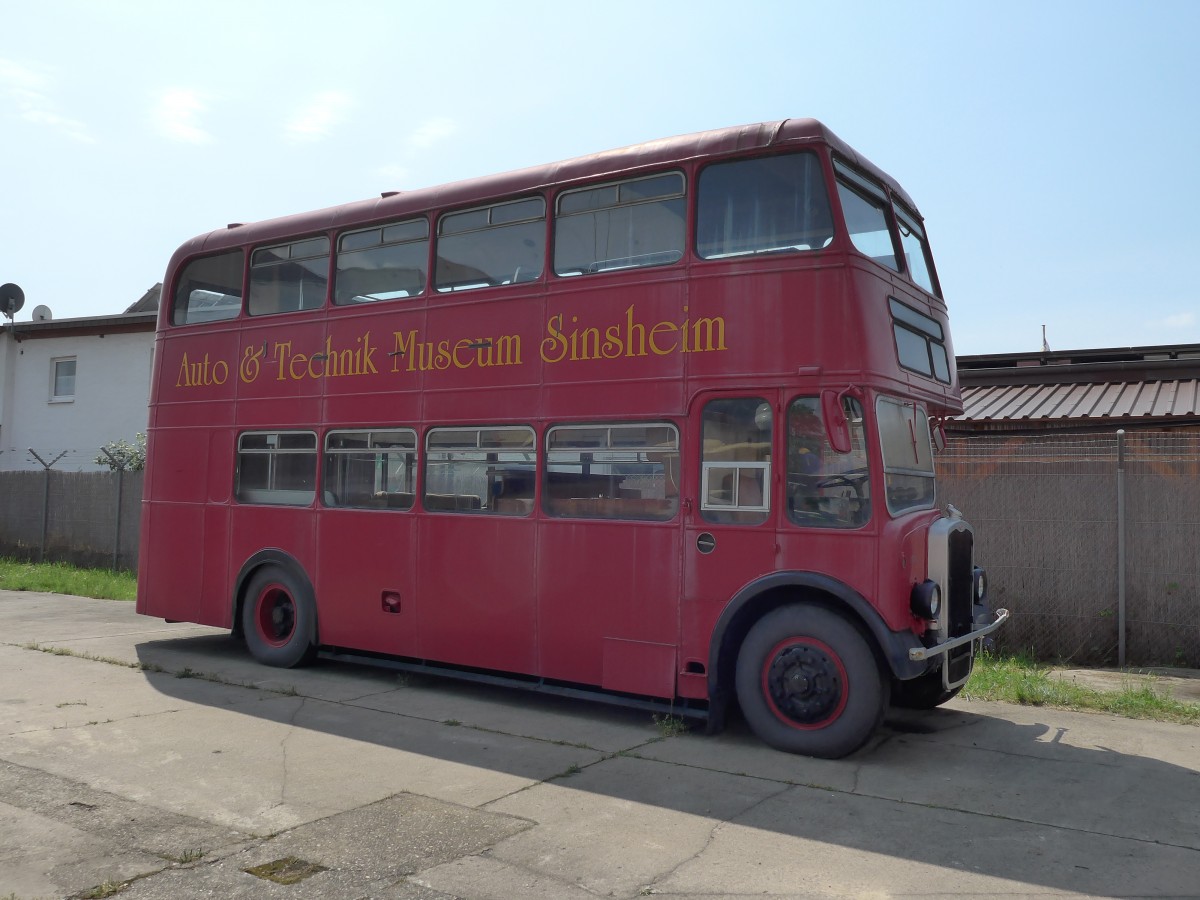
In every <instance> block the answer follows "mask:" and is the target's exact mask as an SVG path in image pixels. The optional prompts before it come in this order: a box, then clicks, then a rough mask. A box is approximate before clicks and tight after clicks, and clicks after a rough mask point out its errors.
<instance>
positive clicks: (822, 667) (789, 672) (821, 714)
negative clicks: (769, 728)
mask: <svg viewBox="0 0 1200 900" xmlns="http://www.w3.org/2000/svg"><path fill="white" fill-rule="evenodd" d="M762 694H763V697H764V699H765V700H766V701H767V706H768V707H769V708H770V710H771V712H772V713H773V714H774V715H775V717H776V718H777V719H779V721H781V722H783V723H784V724H785V725H788V726H790V727H791V728H798V729H800V730H802V731H811V730H813V729H817V728H824V727H825V726H827V725H829V724H830V723H831V722H834V721H836V720H837V719H838V717H839V716H841V714H842V712H843V710H845V708H846V701H847V700H848V699H849V695H850V683H849V679H847V677H846V667H845V666H844V665H843V664H842V660H841V657H840V656H838V655H837V653H836V652H834V650H833V648H831V647H830V646H829V645H828V644H826V643H824V642H822V641H818V640H816V639H815V638H809V637H791V638H787V639H786V640H783V641H780V642H779V643H778V644H776V645H775V646H774V647H773V648H772V649H771V651H770V652H769V653H768V654H767V655H766V658H765V660H764V662H763V668H762Z"/></svg>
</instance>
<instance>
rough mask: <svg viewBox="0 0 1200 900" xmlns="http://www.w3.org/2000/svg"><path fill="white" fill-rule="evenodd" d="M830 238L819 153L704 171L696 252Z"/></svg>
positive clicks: (758, 249) (761, 248) (760, 249)
mask: <svg viewBox="0 0 1200 900" xmlns="http://www.w3.org/2000/svg"><path fill="white" fill-rule="evenodd" d="M832 240H833V215H832V213H831V212H830V208H829V193H828V192H827V190H826V188H825V176H824V174H823V172H822V170H821V161H820V159H819V158H818V157H817V155H816V154H815V153H790V154H787V155H783V156H764V157H759V158H757V159H741V160H735V161H733V162H726V163H717V164H715V165H711V166H709V167H708V168H706V169H705V170H704V171H703V172H701V173H700V188H699V199H698V201H697V206H696V252H697V253H698V254H699V255H700V256H701V257H703V258H704V259H723V258H725V257H730V256H746V255H748V254H752V253H778V252H783V251H789V250H795V251H801V250H820V249H821V248H822V247H825V246H827V245H828V244H829V242H830V241H832Z"/></svg>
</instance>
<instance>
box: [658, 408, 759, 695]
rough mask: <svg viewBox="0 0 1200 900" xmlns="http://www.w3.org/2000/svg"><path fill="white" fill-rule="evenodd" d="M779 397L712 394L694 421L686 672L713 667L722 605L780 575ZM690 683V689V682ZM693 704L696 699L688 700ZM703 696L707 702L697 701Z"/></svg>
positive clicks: (685, 553)
mask: <svg viewBox="0 0 1200 900" xmlns="http://www.w3.org/2000/svg"><path fill="white" fill-rule="evenodd" d="M779 399H780V398H779V395H778V392H777V391H759V392H737V393H733V392H721V393H716V392H713V393H707V394H705V395H703V396H701V397H699V398H697V400H696V401H695V402H696V404H697V406H696V407H695V408H694V410H693V413H692V415H691V416H690V417H689V419H690V422H691V428H692V429H693V433H692V435H691V440H690V441H689V446H691V447H693V448H695V450H694V451H693V453H694V454H696V456H698V463H699V464H698V465H697V466H696V467H695V468H692V467H690V466H689V471H690V472H691V473H692V478H693V479H694V483H693V484H689V485H688V486H687V491H686V494H687V496H688V497H689V498H691V502H690V503H688V504H686V505H687V506H688V509H687V512H686V513H685V529H684V547H683V579H684V584H683V588H684V590H683V597H684V608H683V615H682V617H681V620H680V622H681V643H682V648H683V655H684V658H683V660H682V661H681V662H682V671H683V672H684V678H685V679H687V677H688V675H687V673H693V674H694V675H696V676H697V679H696V680H697V681H698V682H699V680H700V679H699V677H698V676H699V674H700V673H703V672H704V671H705V667H706V666H707V665H708V641H709V635H711V633H712V627H713V625H714V624H715V622H716V620H717V617H718V616H719V615H720V613H721V610H722V609H723V608H724V607H725V604H727V603H728V602H729V600H730V599H731V598H732V597H733V596H734V595H736V594H737V592H738V591H739V590H740V589H741V588H742V587H743V586H745V585H746V584H747V583H749V582H750V581H753V580H754V579H755V578H757V577H759V576H762V575H767V574H769V573H771V572H773V571H774V570H775V569H776V568H777V556H778V547H777V535H776V528H775V514H776V511H775V510H774V509H773V504H774V499H775V495H776V493H777V492H776V491H775V490H774V489H773V487H774V485H775V484H776V483H777V482H778V479H779V472H778V471H777V470H776V466H777V465H778V460H777V455H776V453H775V445H776V443H777V440H776V433H777V431H778V420H779V418H780V416H779ZM685 683H686V682H685ZM688 696H691V694H688ZM700 696H703V695H700Z"/></svg>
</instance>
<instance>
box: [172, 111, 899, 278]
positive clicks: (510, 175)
mask: <svg viewBox="0 0 1200 900" xmlns="http://www.w3.org/2000/svg"><path fill="white" fill-rule="evenodd" d="M806 143H822V144H826V145H828V146H829V147H831V148H832V149H833V150H834V151H836V152H837V153H838V154H840V155H841V156H843V157H844V158H846V159H848V160H849V161H850V162H852V163H853V164H855V165H856V166H857V167H859V168H860V169H862V170H864V171H866V172H868V173H869V174H871V175H873V176H874V177H875V178H877V179H878V180H880V181H882V182H884V183H885V184H886V185H887V186H888V188H889V189H890V190H891V191H892V192H893V193H894V194H895V195H897V196H898V197H899V198H900V199H901V200H902V201H903V202H904V203H905V204H906V205H907V206H908V207H909V209H911V210H912V211H913V212H914V213H916V212H917V208H916V206H915V205H914V204H913V202H912V200H911V198H909V196H908V194H907V193H905V191H904V189H903V188H901V187H900V185H899V184H897V183H896V181H895V180H893V179H892V178H891V177H890V176H888V175H887V174H886V173H884V172H883V171H881V170H880V169H878V168H877V167H876V166H874V165H873V164H872V163H871V162H870V161H868V160H867V159H865V158H864V157H863V156H861V155H860V154H859V153H857V152H856V151H855V150H854V149H853V148H851V147H850V146H849V145H848V144H846V143H845V142H844V141H842V140H841V139H840V138H839V137H838V136H837V135H835V134H834V133H833V132H832V131H830V130H829V129H828V128H826V127H825V125H823V124H822V123H820V122H818V121H817V120H816V119H783V120H780V121H775V122H759V123H756V124H753V125H740V126H734V127H730V128H719V129H715V130H712V131H700V132H696V133H694V134H686V135H680V136H677V137H670V138H661V139H659V140H653V141H647V142H646V143H642V144H634V145H632V146H629V147H621V148H618V149H615V150H605V151H601V152H599V153H592V154H589V155H587V156H579V157H575V158H574V159H568V160H563V161H561V162H556V163H548V164H545V165H539V166H531V167H529V168H525V169H517V170H515V171H511V172H504V173H500V174H496V175H486V176H482V177H479V178H470V179H466V180H464V181H456V182H452V183H449V184H444V185H438V186H435V187H427V188H419V189H417V190H413V191H396V192H386V193H384V194H383V195H382V196H381V197H378V198H372V199H370V200H359V201H353V202H350V203H344V204H341V205H340V206H331V207H328V208H326V209H319V210H314V211H311V212H304V213H297V214H294V215H288V216H281V217H279V218H275V219H264V220H263V221H261V222H255V223H252V224H240V223H239V224H236V225H229V226H226V227H225V228H221V229H218V230H215V231H211V232H209V233H208V234H203V235H199V236H197V237H195V238H193V239H192V240H190V241H188V242H186V243H185V244H184V245H183V246H181V247H180V248H179V249H178V251H176V253H175V260H176V261H178V260H181V259H182V258H184V257H187V256H191V255H194V254H197V253H202V252H206V251H213V250H218V249H223V248H227V247H233V246H238V245H242V244H247V243H263V242H269V241H273V240H286V239H288V238H291V237H294V236H298V235H303V234H315V233H318V232H322V231H327V230H329V229H331V228H341V227H346V226H355V225H368V224H371V223H373V222H381V221H387V220H395V219H399V218H403V217H405V216H408V215H417V214H419V213H422V212H426V211H428V210H431V209H448V208H453V207H459V206H469V205H471V204H473V203H484V202H487V201H489V200H495V199H503V198H505V197H511V196H516V195H518V194H521V193H525V192H528V191H535V190H541V189H544V188H547V187H551V186H553V185H557V184H561V183H564V182H571V181H579V180H583V179H592V178H603V177H604V176H605V175H612V176H614V177H619V176H622V175H628V174H630V173H632V172H636V171H638V170H642V169H648V168H653V167H656V166H662V165H669V164H671V163H682V162H686V161H688V160H692V159H697V158H707V157H709V156H721V155H725V154H736V153H739V152H742V151H747V150H754V149H766V148H771V147H778V148H783V147H785V146H787V145H793V144H795V145H802V144H806Z"/></svg>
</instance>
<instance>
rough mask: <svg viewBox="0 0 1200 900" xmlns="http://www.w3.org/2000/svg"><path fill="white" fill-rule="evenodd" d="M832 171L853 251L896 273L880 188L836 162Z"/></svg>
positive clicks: (885, 200)
mask: <svg viewBox="0 0 1200 900" xmlns="http://www.w3.org/2000/svg"><path fill="white" fill-rule="evenodd" d="M834 168H835V169H836V170H837V188H838V198H839V199H840V200H841V201H842V215H843V216H844V217H845V219H846V228H847V230H849V232H850V240H851V241H852V242H853V244H854V247H855V249H857V250H858V251H859V252H860V253H862V254H863V255H865V256H869V257H871V259H873V260H875V262H877V263H881V264H883V265H885V266H887V267H888V268H889V269H892V270H893V271H896V272H899V271H900V264H899V263H898V262H897V261H896V246H895V244H893V243H892V230H891V228H889V227H888V209H889V207H890V204H889V203H888V200H887V195H886V194H884V192H883V188H882V187H880V186H879V185H877V184H876V183H875V182H873V181H871V180H870V179H868V178H865V177H863V176H862V175H860V174H859V173H858V172H855V171H854V170H852V169H849V168H847V167H846V166H844V165H842V164H841V163H840V162H835V163H834Z"/></svg>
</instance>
